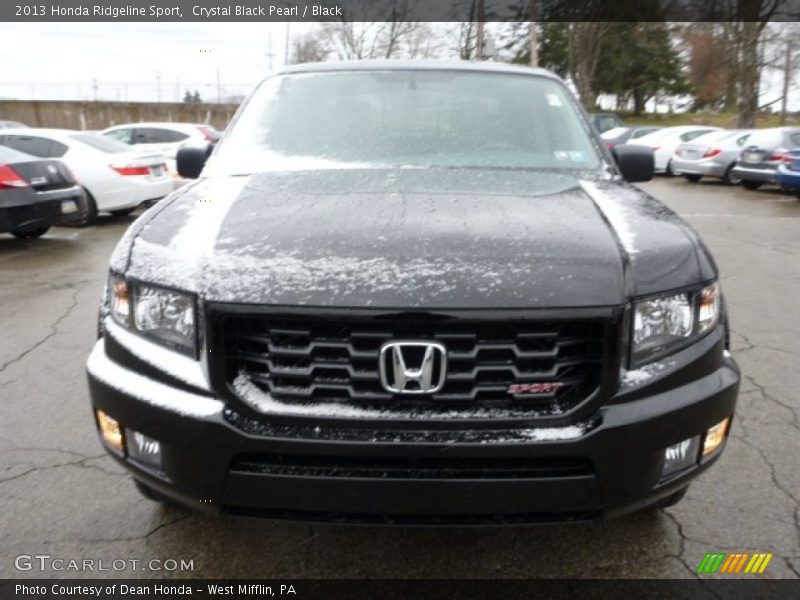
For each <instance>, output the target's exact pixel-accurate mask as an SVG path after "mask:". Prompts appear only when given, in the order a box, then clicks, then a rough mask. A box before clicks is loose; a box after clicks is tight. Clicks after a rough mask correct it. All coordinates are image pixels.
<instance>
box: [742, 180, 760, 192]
mask: <svg viewBox="0 0 800 600" xmlns="http://www.w3.org/2000/svg"><path fill="white" fill-rule="evenodd" d="M762 185H763V182H761V181H751V180H749V179H743V180H742V187H743V188H744V189H746V190H757V189H758V188H760V187H761V186H762Z"/></svg>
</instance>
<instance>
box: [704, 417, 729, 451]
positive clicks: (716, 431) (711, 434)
mask: <svg viewBox="0 0 800 600" xmlns="http://www.w3.org/2000/svg"><path fill="white" fill-rule="evenodd" d="M730 424H731V418H730V417H728V418H727V419H725V420H724V421H720V422H719V423H717V424H716V425H714V426H713V427H712V428H711V429H709V430H708V431H707V432H706V439H705V441H704V442H703V456H708V455H709V454H712V453H714V452H716V451H717V450H718V449H719V448H720V447H721V446H722V444H723V443H724V442H725V437H726V436H727V435H728V427H729V426H730Z"/></svg>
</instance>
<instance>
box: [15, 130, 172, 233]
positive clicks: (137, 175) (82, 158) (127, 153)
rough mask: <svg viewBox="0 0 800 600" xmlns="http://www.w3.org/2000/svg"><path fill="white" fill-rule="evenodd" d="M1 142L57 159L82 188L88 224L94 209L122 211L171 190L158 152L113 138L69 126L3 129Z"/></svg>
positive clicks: (162, 160) (92, 217) (164, 166)
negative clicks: (65, 166)
mask: <svg viewBox="0 0 800 600" xmlns="http://www.w3.org/2000/svg"><path fill="white" fill-rule="evenodd" d="M0 145H3V146H7V147H9V148H13V149H15V150H19V151H20V152H25V153H26V154H30V155H32V156H38V157H40V158H58V159H61V161H62V162H63V163H64V164H66V165H67V167H68V168H69V169H70V170H71V171H72V173H73V174H74V175H75V178H76V179H77V181H78V183H79V184H80V185H81V186H82V187H83V189H84V190H85V191H86V195H87V198H88V203H89V211H88V213H89V214H88V216H87V220H86V222H87V223H91V222H92V221H94V220H95V218H96V217H97V213H98V212H110V213H111V214H113V215H125V214H129V213H131V212H133V210H134V209H136V207H137V206H139V205H140V204H142V203H143V202H146V201H150V200H158V199H159V198H163V197H164V196H166V195H167V194H169V193H170V192H171V191H172V190H173V187H174V185H173V181H172V177H170V174H169V173H168V171H167V167H166V164H165V159H164V156H163V155H161V154H157V153H153V152H149V153H142V152H141V151H137V150H133V149H131V148H130V147H129V146H126V145H125V144H121V143H119V142H115V141H113V140H110V139H107V138H103V137H100V136H98V135H93V134H91V133H85V132H81V131H72V130H69V129H36V128H30V129H3V130H2V131H0Z"/></svg>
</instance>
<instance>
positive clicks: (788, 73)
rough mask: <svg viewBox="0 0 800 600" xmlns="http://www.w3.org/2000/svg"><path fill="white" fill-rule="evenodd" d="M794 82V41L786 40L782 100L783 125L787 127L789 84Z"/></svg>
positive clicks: (781, 120) (781, 121)
mask: <svg viewBox="0 0 800 600" xmlns="http://www.w3.org/2000/svg"><path fill="white" fill-rule="evenodd" d="M791 80H792V40H786V61H785V62H784V64H783V98H781V119H780V123H781V125H786V108H787V104H788V102H789V84H790V83H791Z"/></svg>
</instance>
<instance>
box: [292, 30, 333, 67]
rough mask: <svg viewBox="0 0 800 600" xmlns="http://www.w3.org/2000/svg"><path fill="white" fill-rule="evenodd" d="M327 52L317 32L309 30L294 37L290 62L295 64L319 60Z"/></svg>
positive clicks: (324, 57)
mask: <svg viewBox="0 0 800 600" xmlns="http://www.w3.org/2000/svg"><path fill="white" fill-rule="evenodd" d="M329 53H330V51H329V49H328V48H327V47H326V46H325V43H324V41H323V39H322V38H321V36H320V35H319V32H310V33H306V34H305V35H302V36H300V37H297V38H295V39H294V41H293V43H292V58H291V62H292V63H295V64H297V63H307V62H321V61H324V60H325V59H326V58H327V56H328V54H329Z"/></svg>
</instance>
